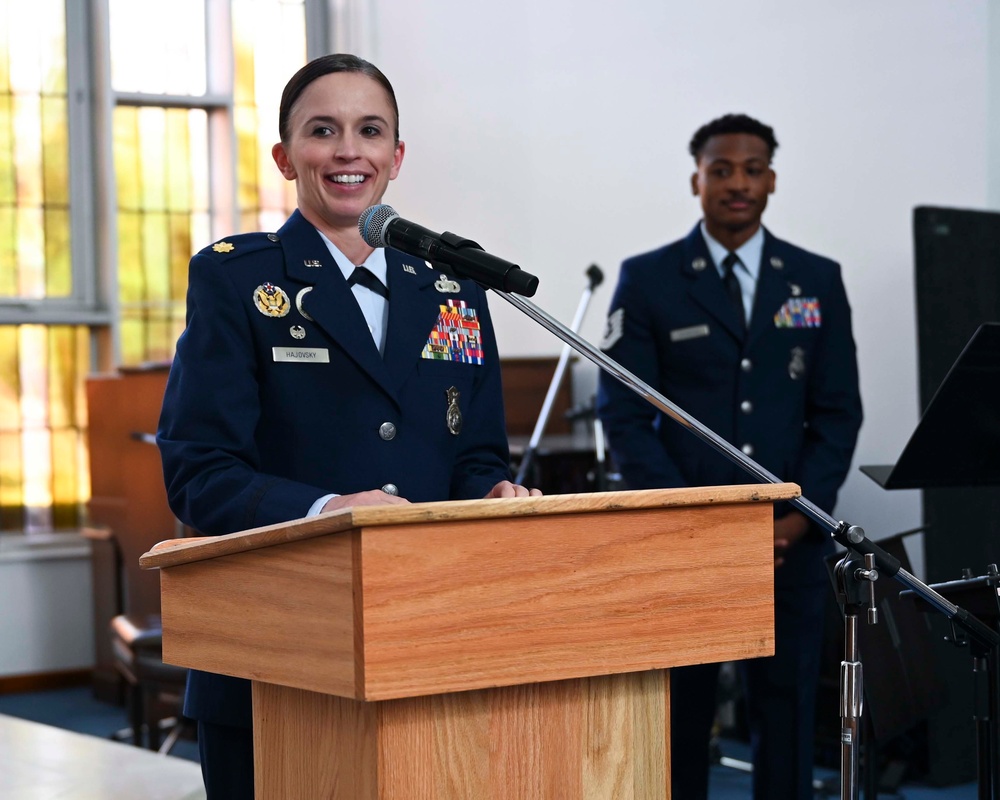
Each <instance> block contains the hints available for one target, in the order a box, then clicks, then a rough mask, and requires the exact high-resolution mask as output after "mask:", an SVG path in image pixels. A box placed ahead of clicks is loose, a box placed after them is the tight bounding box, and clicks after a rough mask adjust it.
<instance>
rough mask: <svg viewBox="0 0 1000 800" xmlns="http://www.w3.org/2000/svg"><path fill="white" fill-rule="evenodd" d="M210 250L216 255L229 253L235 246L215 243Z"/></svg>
mask: <svg viewBox="0 0 1000 800" xmlns="http://www.w3.org/2000/svg"><path fill="white" fill-rule="evenodd" d="M212 249H213V250H214V251H215V252H216V253H231V252H233V250H235V249H236V246H235V245H234V244H233V243H232V242H216V243H215V244H213V245H212Z"/></svg>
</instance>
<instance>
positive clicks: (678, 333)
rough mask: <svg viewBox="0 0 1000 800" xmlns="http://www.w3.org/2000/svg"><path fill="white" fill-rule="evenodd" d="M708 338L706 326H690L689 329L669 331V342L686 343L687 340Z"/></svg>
mask: <svg viewBox="0 0 1000 800" xmlns="http://www.w3.org/2000/svg"><path fill="white" fill-rule="evenodd" d="M702 336H708V325H692V326H691V327H690V328H675V329H674V330H672V331H670V341H672V342H686V341H687V340H688V339H698V338H700V337H702Z"/></svg>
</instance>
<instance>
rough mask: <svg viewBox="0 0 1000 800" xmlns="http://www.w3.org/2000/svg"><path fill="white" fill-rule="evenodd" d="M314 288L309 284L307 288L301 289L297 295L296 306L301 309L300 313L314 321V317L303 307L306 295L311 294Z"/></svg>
mask: <svg viewBox="0 0 1000 800" xmlns="http://www.w3.org/2000/svg"><path fill="white" fill-rule="evenodd" d="M312 290H313V287H312V286H307V287H306V288H305V289H299V291H298V294H296V295H295V307H296V308H297V309H298V310H299V313H300V314H301V315H302V316H303V317H305V318H306V319H307V320H309V321H310V322H312V321H313V318H312V317H310V316H309V315H308V314H307V313H306V310H305V309H304V308H303V307H302V301H303V300H305V297H306V295H307V294H309V292H311V291H312Z"/></svg>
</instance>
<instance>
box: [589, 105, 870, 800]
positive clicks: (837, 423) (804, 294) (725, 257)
mask: <svg viewBox="0 0 1000 800" xmlns="http://www.w3.org/2000/svg"><path fill="white" fill-rule="evenodd" d="M776 148H777V141H776V140H775V138H774V132H773V131H772V129H771V128H770V127H768V126H766V125H764V124H762V123H760V122H758V121H757V120H754V119H752V118H750V117H747V116H744V115H727V116H724V117H721V118H719V119H717V120H714V121H712V122H710V123H708V124H707V125H705V126H703V127H702V128H701V129H699V130H698V131H697V133H695V135H694V138H693V139H692V140H691V145H690V152H691V155H692V156H693V157H694V159H695V163H696V165H697V171H696V172H695V173H694V175H693V176H692V178H691V187H692V191H693V193H694V194H695V195H697V196H698V197H699V198H700V201H701V207H702V211H703V214H704V217H703V219H702V221H701V222H700V223H699V224H698V225H696V226H695V227H694V229H693V230H692V231H691V232H690V233H689V234H688V235H687V237H685V238H684V239H681V240H679V241H676V242H674V243H672V244H669V245H667V246H665V247H662V248H660V249H658V250H655V251H653V252H651V253H646V254H644V255H640V256H636V257H634V258H630V259H628V260H626V261H625V262H624V264H623V265H622V269H621V273H620V276H619V281H618V286H617V288H616V290H615V295H614V298H613V300H612V302H611V308H610V313H609V317H608V323H607V328H606V332H605V336H604V341H603V342H602V344H601V346H602V349H604V350H605V351H606V352H607V353H608V355H609V356H611V357H612V358H613V359H615V360H616V361H618V362H619V363H620V364H622V365H623V366H624V367H626V368H627V369H629V370H630V371H632V372H633V373H635V374H636V375H637V376H638V377H639V378H641V379H642V380H644V381H645V382H647V383H648V384H649V385H650V386H652V387H654V388H655V389H657V390H658V391H659V392H661V393H662V394H663V395H664V396H666V397H667V398H669V399H670V400H671V401H673V402H674V403H676V404H677V405H678V406H679V407H681V408H682V409H684V410H685V411H686V412H688V413H689V414H691V415H693V416H694V417H695V418H696V419H698V420H699V421H700V422H702V423H704V424H705V425H707V426H708V427H709V428H711V429H712V430H713V431H714V432H715V433H717V434H718V435H720V436H721V437H723V438H725V439H726V440H728V441H729V442H731V443H733V444H734V445H736V446H737V447H739V448H741V449H742V450H743V452H744V453H746V455H748V456H750V457H751V458H753V459H754V460H755V461H757V462H758V463H760V464H761V465H763V466H764V467H765V468H767V469H768V470H770V471H771V472H772V473H774V474H775V475H777V476H778V477H779V478H781V479H783V480H787V481H791V482H795V483H798V484H799V485H801V487H802V492H803V495H804V496H806V497H808V498H809V499H810V500H811V501H812V502H814V503H815V504H816V505H818V506H819V507H820V508H822V509H824V510H826V511H828V512H830V511H832V510H833V507H834V505H835V503H836V499H837V492H838V490H839V488H840V486H841V484H842V483H843V481H844V478H845V477H846V475H847V471H848V469H849V467H850V464H851V457H852V455H853V452H854V446H855V443H856V440H857V435H858V430H859V428H860V426H861V418H862V414H861V400H860V396H859V390H858V371H857V361H856V358H855V348H854V340H853V337H852V334H851V315H850V307H849V305H848V302H847V296H846V294H845V292H844V286H843V282H842V280H841V276H840V267H839V266H838V265H837V264H836V263H835V262H833V261H830V260H829V259H826V258H823V257H821V256H818V255H815V254H813V253H809V252H807V251H805V250H802V249H801V248H798V247H795V246H794V245H791V244H789V243H787V242H784V241H782V240H780V239H777V238H776V237H774V236H773V235H772V234H771V233H770V232H769V231H767V230H765V229H764V228H763V227H762V225H761V215H762V214H763V212H764V208H765V206H766V205H767V200H768V196H769V195H770V194H771V193H773V192H774V188H775V174H774V171H773V170H772V169H771V160H772V157H773V155H774V151H775V149H776ZM598 413H599V414H600V417H601V420H602V422H603V424H604V426H605V429H606V431H607V435H608V439H609V444H610V448H611V451H612V453H613V455H614V458H615V460H616V462H617V464H618V467H619V469H620V470H621V473H622V476H623V477H624V479H625V482H626V483H627V485H628V486H629V488H633V489H647V488H656V487H680V486H706V485H719V484H731V483H747V482H748V481H749V478H748V477H747V475H746V474H745V473H744V472H743V471H742V470H740V469H739V468H738V467H736V466H735V465H733V464H732V463H731V462H730V461H729V460H728V459H726V458H725V457H724V456H722V455H720V454H718V453H717V452H716V451H714V450H713V449H712V448H710V447H709V446H707V445H706V444H705V443H704V442H702V441H701V440H700V439H698V438H696V437H695V436H693V435H692V434H691V433H690V432H689V431H687V430H686V429H685V428H683V427H682V426H681V425H678V424H677V423H676V422H674V421H673V420H671V419H669V418H667V417H666V416H665V415H663V414H662V413H660V412H658V411H657V410H656V409H655V408H653V407H652V406H651V405H649V404H648V403H646V401H644V400H643V399H642V398H640V397H639V396H638V395H636V394H635V393H633V392H632V391H631V390H629V389H627V388H626V387H624V386H622V385H621V384H619V383H618V382H617V381H616V380H615V379H614V378H612V377H610V376H608V375H602V376H601V378H600V385H599V391H598ZM774 539H775V641H776V644H775V647H776V653H775V656H774V657H772V658H764V659H756V660H753V661H747V662H743V663H742V664H741V665H740V667H741V673H742V676H743V681H744V689H745V695H746V700H747V715H748V721H749V724H750V728H751V736H752V745H753V766H754V777H753V784H754V797H755V798H756V799H757V800H785V799H786V798H788V799H789V800H790V799H791V798H795V799H796V800H806V798H811V797H812V785H811V784H812V766H813V764H812V742H813V736H814V715H815V693H816V684H817V680H818V674H819V658H820V650H821V646H822V630H823V617H824V605H825V603H826V602H827V600H828V596H829V595H828V592H829V591H830V587H829V579H828V578H827V575H826V570H825V565H824V562H823V556H824V555H825V554H827V553H828V552H831V551H832V542H831V540H830V538H829V536H828V535H827V534H825V533H824V532H823V531H821V530H820V529H819V528H817V527H816V526H814V525H811V523H810V522H809V521H808V519H807V518H806V517H805V516H804V515H803V514H801V513H800V512H798V511H796V510H794V509H792V508H790V507H789V506H788V505H787V504H782V505H781V506H780V507H778V508H776V510H775V522H774ZM717 679H718V665H697V666H691V667H685V668H681V669H676V670H674V671H673V672H672V674H671V681H672V691H671V712H672V714H671V716H672V720H671V729H672V744H671V756H672V761H671V763H672V775H673V778H672V784H673V793H674V795H673V796H674V797H678V798H683V800H698V799H699V798H706V797H707V794H708V770H709V738H710V732H711V727H712V723H713V719H714V715H715V691H716V683H717Z"/></svg>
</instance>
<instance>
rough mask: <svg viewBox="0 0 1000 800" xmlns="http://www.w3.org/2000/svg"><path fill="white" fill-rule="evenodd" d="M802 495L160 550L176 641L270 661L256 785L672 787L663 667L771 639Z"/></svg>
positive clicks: (377, 792)
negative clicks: (778, 551) (789, 521)
mask: <svg viewBox="0 0 1000 800" xmlns="http://www.w3.org/2000/svg"><path fill="white" fill-rule="evenodd" d="M798 492H799V490H798V487H797V486H795V485H794V484H779V485H768V484H765V485H754V486H725V487H706V488H698V489H663V490H655V491H641V492H607V493H595V494H577V495H551V496H546V497H537V498H517V499H509V500H473V501H456V502H449V503H420V504H413V505H409V506H383V507H359V508H354V509H345V510H343V511H339V512H334V513H330V514H325V515H321V516H318V517H312V518H309V519H302V520H295V521H292V522H288V523H285V524H282V525H272V526H268V527H265V528H258V529H255V530H250V531H245V532H242V533H236V534H232V535H229V536H220V537H210V538H202V539H187V540H172V541H169V542H164V543H162V544H161V545H158V546H157V547H156V548H154V549H153V550H151V551H150V552H149V553H147V554H145V555H144V556H143V557H142V559H141V564H142V566H143V567H146V568H159V569H160V570H161V577H160V581H161V594H162V598H161V599H162V614H163V654H164V659H165V660H166V661H167V662H169V663H173V664H178V665H181V666H185V667H195V668H198V669H204V670H209V671H212V672H220V673H225V674H228V675H237V676H241V677H244V678H249V679H251V680H252V681H253V703H254V708H253V715H254V747H255V754H256V765H255V781H256V793H257V797H258V798H265V799H266V800H271V799H272V798H275V799H277V798H281V799H282V800H287V798H296V799H297V800H312V798H350V800H376V798H377V799H378V800H389V799H390V798H392V799H397V798H400V799H402V798H405V800H425V799H426V800H452V799H454V800H458V798H461V799H462V800H470V799H471V800H489V799H490V798H497V799H499V798H511V799H512V800H526V799H527V798H538V800H552V798H567V799H568V798H595V800H597V799H599V800H608V799H609V798H635V799H636V800H638V799H639V798H643V799H645V798H667V797H669V795H670V789H669V781H668V775H669V770H670V764H669V747H668V741H669V719H670V716H669V688H668V687H669V682H668V672H667V671H666V668H669V667H672V666H679V665H683V664H696V663H703V662H710V661H726V660H734V659H743V658H753V657H756V656H764V655H770V654H772V653H773V652H774V595H773V576H774V566H773V558H774V556H773V521H772V508H771V504H772V503H773V502H774V501H776V500H783V499H788V498H791V497H795V496H797V495H798Z"/></svg>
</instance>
